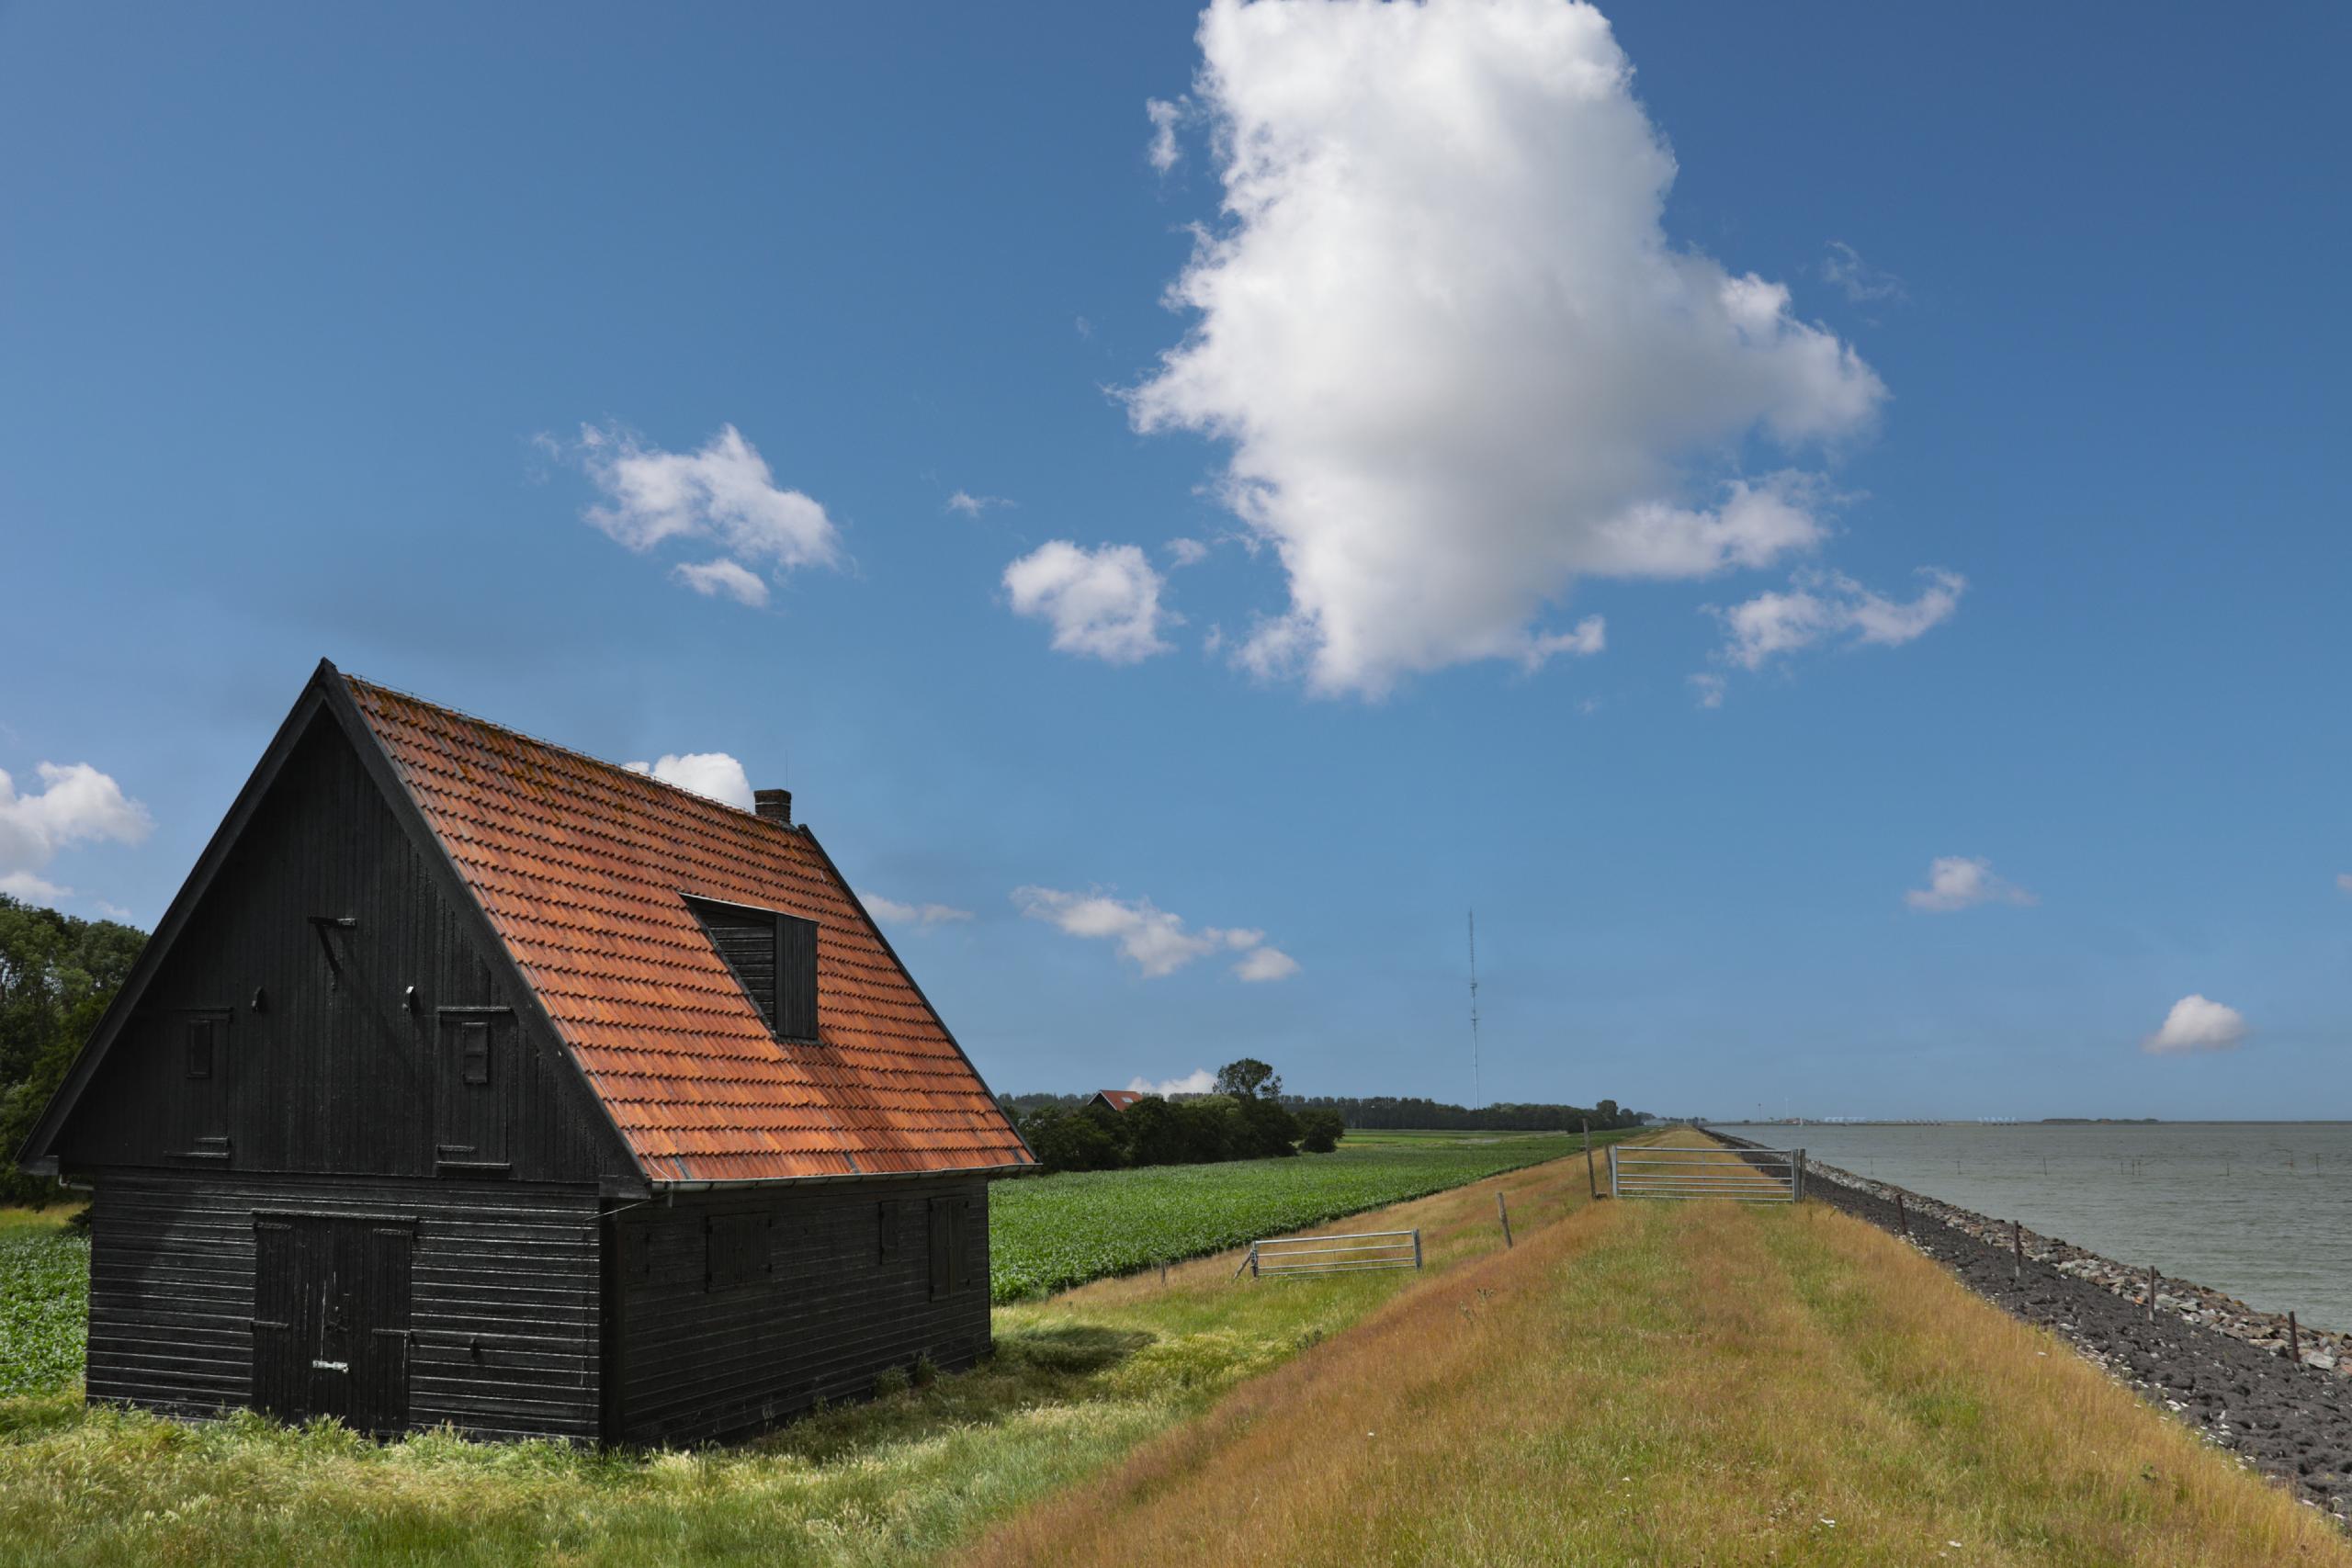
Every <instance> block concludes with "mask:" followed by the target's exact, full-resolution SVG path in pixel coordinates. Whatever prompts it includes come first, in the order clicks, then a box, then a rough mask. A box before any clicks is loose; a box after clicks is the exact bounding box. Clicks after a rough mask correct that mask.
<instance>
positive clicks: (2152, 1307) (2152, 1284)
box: [2148, 1263, 2157, 1323]
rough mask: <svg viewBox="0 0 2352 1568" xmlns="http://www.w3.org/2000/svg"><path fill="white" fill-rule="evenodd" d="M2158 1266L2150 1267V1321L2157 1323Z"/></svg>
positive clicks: (2151, 1265) (2152, 1265) (2150, 1265)
mask: <svg viewBox="0 0 2352 1568" xmlns="http://www.w3.org/2000/svg"><path fill="white" fill-rule="evenodd" d="M2156 1279H2157V1275H2156V1266H2155V1265H2154V1264H2153V1263H2151V1264H2149V1265H2148V1321H2149V1322H2150V1323H2154V1322H2155V1321H2156Z"/></svg>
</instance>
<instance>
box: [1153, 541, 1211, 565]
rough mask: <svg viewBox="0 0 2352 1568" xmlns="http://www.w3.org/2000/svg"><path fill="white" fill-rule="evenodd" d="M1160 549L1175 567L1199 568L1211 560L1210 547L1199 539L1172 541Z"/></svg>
mask: <svg viewBox="0 0 2352 1568" xmlns="http://www.w3.org/2000/svg"><path fill="white" fill-rule="evenodd" d="M1160 548H1162V549H1164V550H1166V551H1167V552H1168V559H1169V561H1170V564H1172V565H1175V566H1198V565H1200V564H1201V563H1202V562H1203V561H1204V560H1206V559H1208V558H1209V547H1208V546H1206V545H1204V544H1203V543H1202V542H1201V541H1200V540H1198V539H1170V540H1169V541H1168V542H1167V543H1166V544H1165V545H1162V546H1161V547H1160Z"/></svg>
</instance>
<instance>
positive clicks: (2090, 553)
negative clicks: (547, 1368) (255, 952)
mask: <svg viewBox="0 0 2352 1568" xmlns="http://www.w3.org/2000/svg"><path fill="white" fill-rule="evenodd" d="M2348 31H2352V28H2347V23H2346V20H2345V15H2344V13H2343V12H2342V11H2341V10H2340V9H2338V8H2335V7H2321V6H2310V7H2300V8H2299V7H2275V8H2268V9H2267V10H2265V11H2263V12H2262V13H2261V14H2259V15H2257V16H2253V17H2230V18H2219V17H2215V16H2214V15H2213V14H2212V13H2211V11H2210V10H2201V9H2200V10H2190V9H2188V8H2186V7H2167V6H2143V7H2140V8H2137V9H2135V10H2134V11H2133V13H2132V14H2131V17H2130V20H2129V25H2128V27H2119V26H2118V25H2117V22H2116V19H2115V18H2114V17H2111V16H2100V15H2098V14H2095V13H2093V12H2091V11H2088V10H2068V9H2065V8H2061V9H2059V10H2057V11H2042V12H2038V13H2036V14H2034V15H2033V16H2032V17H2031V18H2030V20H2029V19H2028V18H2027V17H2025V16H2024V14H2023V13H2017V14H2014V15H2010V16H2007V17H2004V16H2003V15H2001V14H1999V13H1997V12H1980V13H1972V14H1968V15H1965V16H1962V15H1960V14H1957V13H1944V12H1936V11H1930V10H1923V9H1921V8H1918V7H1903V6H1826V5H1824V6H1797V7H1788V8H1772V9H1770V10H1766V9H1762V8H1752V7H1751V8H1740V7H1729V8H1726V7H1720V6H1694V5H1663V4H1661V5H1647V6H1618V7H1613V8H1611V9H1610V11H1609V16H1608V18H1607V25H1606V26H1604V25H1602V23H1601V22H1600V18H1599V17H1597V16H1596V15H1595V14H1592V13H1587V12H1579V11H1576V10H1573V9H1571V8H1570V7H1567V6H1555V5H1550V4H1538V3H1536V0H1523V3H1521V4H1515V5H1512V6H1506V7H1504V8H1502V9H1500V10H1494V9H1488V8H1484V7H1479V6H1437V7H1434V8H1432V9H1430V10H1429V11H1427V12H1420V11H1415V12H1413V13H1411V14H1409V15H1406V14H1394V13H1392V14H1374V13H1370V12H1366V11H1364V10H1363V9H1361V8H1358V7H1351V6H1329V5H1324V4H1320V3H1317V4H1313V5H1305V6H1299V7H1296V8H1295V9H1293V10H1290V11H1285V12H1279V13H1278V12H1274V11H1271V10H1270V11H1265V12H1258V11H1247V12H1244V11H1238V10H1232V9H1229V8H1225V9H1220V10H1219V11H1218V12H1216V13H1214V14H1212V16H1211V17H1210V19H1209V21H1208V23H1207V24H1206V25H1205V26H1204V23H1203V20H1202V17H1201V14H1200V12H1199V9H1198V6H1192V5H1172V6H1159V7H1148V6H1021V7H999V8H981V7H962V6H941V7H935V8H925V9H922V10H919V11H916V12H911V13H898V12H889V13H886V12H883V11H880V10H876V9H874V8H866V7H838V8H831V9H826V10H821V11H820V10H818V9H816V8H791V9H786V8H779V7H732V8H729V7H716V6H713V7H700V8H695V9H693V10H692V11H690V12H684V13H678V14H664V15H660V16H656V15H654V14H652V13H649V12H646V11H644V10H642V9H640V8H628V9H622V8H613V7H597V6H583V7H570V8H565V9H563V10H561V11H560V12H559V11H557V10H553V9H537V10H528V9H524V8H505V9H503V11H498V10H492V9H490V8H481V7H471V8H437V9H436V8H434V7H429V6H404V7H397V8H394V7H383V8H377V9H372V10H369V9H359V8H348V7H338V8H330V9H329V10H327V11H321V10H319V9H318V8H315V7H293V6H287V7H279V8H268V7H227V8H211V9H209V10H207V11H205V12H203V13H201V14H199V13H196V12H180V11H172V10H149V11H145V12H142V13H138V14H132V13H125V12H115V13H108V12H106V11H103V10H93V9H91V8H87V7H82V8H71V7H62V6H39V7H34V6H17V7H11V8H7V9H5V10H0V215H5V216H0V236H4V237H5V243H0V530H4V531H5V543H4V544H0V563H5V569H4V570H0V582H5V589H0V593H4V594H5V603H6V613H5V615H0V669H5V670H6V671H7V673H6V677H5V679H0V769H6V772H7V773H8V774H9V775H10V778H11V787H10V790H9V791H8V792H7V793H6V794H5V795H0V876H5V877H7V878H11V879H13V880H12V881H11V882H10V883H9V884H8V885H9V886H14V887H15V888H17V889H18V890H23V891H31V892H34V893H40V892H41V890H42V889H57V890H60V891H57V892H55V893H53V894H46V895H43V896H45V897H51V898H52V899H53V901H55V902H58V903H59V904H61V905H62V907H64V908H71V909H74V910H76V911H77V912H81V913H85V914H90V913H96V912H99V911H101V910H102V909H105V908H117V909H120V910H124V911H127V912H128V914H129V916H130V918H132V919H136V920H138V921H140V922H141V923H152V921H153V919H155V918H156V917H157V916H158V915H160V913H161V912H162V910H163V908H164V905H165V904H166V903H167V902H168V900H169V898H170V897H171V895H172V893H173V891H174V889H175V887H176V886H177V885H178V883H179V881H180V879H181V878H182V877H183V876H184V875H185V874H186V872H187V867H188V866H189V864H190V863H192V862H193V860H194V858H195V855H196V853H197V852H198V849H199V848H200V847H201V845H202V843H203V841H204V840H205V838H206V837H207V836H208V835H209V832H210V830H211V829H212V827H213V826H214V824H215V823H216V822H217V821H218V819H219V818H220V814H221V812H222V811H223V810H224V809H225V807H226V806H227V804H228V802H229V800H230V799H231V797H232V795H233V794H234V792H235V790H236V788H237V786H238V784H240V783H241V782H242V780H243V776H244V773H245V772H246V771H247V769H248V768H249V767H250V766H251V764H252V762H253V761H254V758H255V756H257V755H258V753H259V750H260V749H261V747H262V745H263V744H264V743H265V741H266V739H267V737H268V735H269V733H270V731H271V729H272V728H273V727H274V726H275V724H276V722H277V718H278V717H279V716H281V715H282V713H283V711H284V710H285V708H286V706H287V705H288V704H289V703H290V702H291V700H292V699H293V697H294V695H295V694H296V692H297V691H298V690H299V688H300V682H301V681H302V680H303V678H304V677H305V675H306V674H307V672H308V671H309V669H310V667H311V663H312V662H313V661H314V660H316V659H317V658H318V657H320V656H321V655H322V654H323V655H327V656H330V657H332V658H334V660H336V661H337V662H338V663H339V664H341V665H342V666H343V667H344V668H345V669H347V670H350V671H354V672H356V673H361V674H365V675H368V676H369V677H371V678H374V679H378V680H380V681H384V682H389V683H390V684H393V685H397V686H401V687H403V688H406V689H409V690H412V691H414V692H417V693H419V694H423V695H425V696H427V697H430V698H433V699H435V700H438V701H442V702H446V703H448V704H451V705H456V706H459V707H462V708H465V709H467V710H469V711H472V712H476V713H479V714H481V715H483V716H488V717H491V718H493V719H496V720H499V721H501V722H504V723H508V724H511V725H514V726H515V727H517V728H523V729H526V730H528V731H531V732H533V733H535V734H538V735H542V736H546V737H548V738H549V739H556V740H559V741H561V742H564V743H566V744H569V745H572V746H576V747H578V748H580V749H582V750H587V751H590V752H593V753H595V754H598V755H603V756H608V757H612V758H614V759H616V760H623V761H628V760H637V759H645V760H648V761H651V760H654V759H657V758H659V757H662V756H665V755H710V754H718V753H723V754H725V755H726V756H728V757H730V758H732V759H735V760H736V761H739V762H740V763H741V770H742V776H743V777H745V778H748V780H749V781H750V782H751V783H752V784H786V785H788V786H789V787H791V788H793V789H794V790H795V792H796V794H797V798H798V804H799V811H800V814H801V815H802V816H803V817H804V818H806V819H808V820H809V821H810V822H812V823H813V824H814V825H815V826H816V828H817V829H818V830H819V832H820V835H821V836H822V837H823V838H824V840H825V841H826V843H827V845H828V847H829V848H830V849H831V851H832V852H833V853H834V855H835V857H836V858H837V859H838V860H839V861H840V862H841V863H842V866H843V867H844V869H845V870H846V871H847V872H848V874H850V876H851V877H852V879H853V880H854V882H855V883H856V884H857V885H858V886H860V888H861V889H864V890H865V891H867V892H869V893H871V894H875V895H878V896H880V897H881V898H883V899H887V900H890V901H892V902H894V903H895V904H898V905H903V906H906V909H905V910H904V911H903V912H901V913H900V914H899V915H897V916H895V917H893V918H891V919H890V920H889V925H890V929H891V930H892V933H893V935H894V938H896V939H897V940H898V942H899V947H900V949H901V951H902V953H905V954H906V955H907V957H908V959H909V961H910V964H912V966H913V967H914V969H915V971H916V973H917V975H918V976H919V977H920V978H921V979H922V983H923V984H924V986H925V987H926V989H928V991H929V992H930V994H931V995H932V997H933V999H934V1000H935V1001H936V1002H937V1003H938V1004H939V1006H940V1007H941V1010H943V1012H944V1014H945V1016H946V1017H947V1020H948V1021H949V1023H950V1025H951V1026H952V1027H954V1028H955V1029H956V1032H957V1033H958V1035H959V1036H960V1037H961V1039H962V1040H963V1041H964V1043H966V1045H967V1048H968V1049H970V1050H971V1052H972V1053H973V1055H975V1057H976V1059H977V1060H978V1062H979V1064H980V1066H981V1067H982V1069H983V1070H984V1071H985V1072H986V1073H987V1074H988V1076H989V1078H990V1079H991V1081H992V1082H993V1083H995V1084H996V1085H997V1087H998V1088H1000V1089H1004V1090H1007V1091H1016V1090H1023V1089H1035V1088H1057V1089H1091V1088H1095V1087H1102V1086H1104V1085H1109V1084H1124V1083H1125V1082H1127V1081H1128V1080H1130V1079H1131V1078H1134V1077H1144V1078H1146V1079H1148V1080H1152V1081H1161V1080H1167V1079H1172V1078H1177V1077H1182V1076H1183V1075H1186V1074H1189V1073H1191V1072H1193V1071H1194V1070H1195V1069H1199V1068H1204V1067H1208V1068H1213V1067H1215V1066H1216V1065H1217V1064H1218V1063H1220V1062H1222V1061H1225V1060H1227V1059H1229V1058H1231V1057H1233V1056H1236V1055H1242V1054H1244V1053H1248V1054H1251V1055H1260V1056H1263V1057H1265V1058H1267V1059H1269V1060H1271V1061H1272V1062H1274V1063H1275V1064H1276V1065H1277V1066H1279V1067H1281V1068H1282V1069H1283V1072H1284V1075H1285V1077H1286V1078H1287V1079H1288V1081H1289V1083H1290V1086H1291V1087H1292V1088H1294V1089H1299V1090H1304V1091H1308V1092H1335V1093H1349V1092H1355V1093H1380V1092H1389V1093H1418V1094H1429V1095H1434V1096H1439V1097H1442V1098H1447V1099H1454V1100H1466V1099H1467V1098H1468V1097H1469V1096H1470V1094H1471V1081H1470V1074H1469V1063H1468V1030H1467V1023H1466V1018H1465V1005H1464V1004H1465V997H1464V973H1463V968H1464V954H1463V918H1464V910H1465V909H1466V908H1470V907H1471V906H1473V905H1475V906H1476V909H1477V913H1478V931H1479V957H1480V966H1481V978H1482V980H1483V982H1484V988H1483V993H1482V996H1483V1001H1484V1011H1485V1030H1484V1036H1483V1040H1484V1049H1485V1072H1484V1089H1485V1092H1486V1094H1487V1098H1489V1099H1517V1100H1552V1099H1568V1100H1590V1099H1594V1098H1598V1097H1600V1096H1603V1095H1608V1096H1611V1097H1614V1098H1616V1099H1618V1100H1623V1101H1625V1102H1627V1103H1631V1104H1635V1105H1640V1106H1643V1107H1645V1108H1649V1109H1655V1110H1658V1111H1702V1112H1710V1113H1714V1114H1718V1115H1729V1114H1734V1113H1738V1112H1744V1111H1753V1110H1754V1109H1756V1108H1757V1107H1758V1106H1759V1105H1760V1106H1763V1107H1765V1108H1767V1109H1769V1110H1772V1111H1778V1110H1779V1109H1781V1106H1782V1105H1784V1104H1785V1105H1786V1106H1788V1107H1789V1108H1791V1109H1795V1110H1811V1111H1815V1112H1817V1113H1832V1114H1834V1113H1849V1114H1862V1113H1877V1114H1890V1115H1904V1114H1928V1113H1949V1114H1962V1115H1974V1114H1986V1115H2010V1114H2014V1115H2041V1114H2065V1113H2113V1114H2132V1115H2139V1114H2159V1115H2167V1116H2181V1115H2193V1114H2200V1113H2203V1114H2217V1115H2232V1116H2271V1115H2295V1114H2304V1115H2323V1116H2343V1115H2346V1114H2352V1089H2346V1087H2345V1086H2346V1085H2347V1084H2352V1074H2347V1071H2346V1069H2347V1067H2352V1061H2348V1060H2347V1056H2346V1046H2347V1044H2352V992H2348V991H2347V986H2346V981H2347V979H2348V978H2352V975H2347V963H2346V960H2347V953H2348V952H2352V884H2347V883H2343V882H2340V880H2339V879H2340V878H2343V877H2345V876H2346V875H2352V822H2347V815H2348V812H2347V800H2352V795H2347V793H2346V784H2345V781H2346V774H2347V771H2352V770H2347V763H2352V744H2347V726H2346V716H2347V711H2352V710H2348V709H2347V704H2346V696H2345V671H2346V670H2347V669H2352V615H2346V590H2347V585H2352V533H2347V530H2346V525H2345V511H2346V508H2345V502H2344V500H2343V491H2342V486H2341V480H2340V477H2339V475H2340V464H2337V463H2325V462H2324V461H2323V458H2324V457H2336V456H2337V452H2336V450H2335V448H2336V447H2337V446H2340V442H2341V439H2342V438H2341V435H2340V431H2341V429H2342V427H2343V426H2344V423H2345V416H2346V412H2347V411H2346V400H2345V397H2344V394H2343V392H2342V391H2341V389H2340V375H2341V372H2340V368H2339V367H2341V366H2342V365H2343V364H2344V363H2345V362H2346V358H2347V355H2348V354H2352V332H2348V331H2347V326H2346V321H2347V312H2346V310H2345V307H2344V304H2343V291H2342V286H2341V279H2340V277H2339V276H2338V274H2339V273H2340V271H2341V265H2342V257H2343V256H2344V255H2345V254H2346V249H2347V241H2348V240H2352V232H2347V230H2352V221H2347V218H2346V202H2345V200H2344V199H2343V198H2344V190H2343V186H2342V183H2341V182H2342V172H2341V169H2342V164H2341V158H2340V155H2339V154H2338V153H2337V152H2336V151H2335V150H2337V149H2340V148H2342V147H2343V146H2345V145H2346V143H2347V135H2346V132H2347V129H2348V128H2347V127H2346V123H2345V120H2346V117H2345V111H2344V110H2343V108H2342V107H2341V95H2340V94H2338V93H2336V92H2335V83H2334V82H2333V81H2332V79H2331V77H2330V75H2329V73H2330V72H2331V71H2332V68H2333V62H2338V61H2340V60H2341V59H2342V58H2344V54H2345V51H2346V46H2347V45H2348V44H2352V36H2347V32H2348ZM1627 70H1630V72H1631V73H1632V74H1631V75H1630V77H1628V76H1626V75H1624V74H1623V73H1624V72H1625V71H1627ZM1153 104H1158V105H1159V106H1162V107H1159V108H1158V109H1156V110H1155V109H1153V108H1152V107H1150V106H1151V105H1153ZM1163 132H1164V134H1163ZM1669 149H1670V155H1669V152H1668V150H1669ZM1171 291H1175V292H1173V293H1171ZM1782 291H1784V292H1782ZM1170 355H1172V356H1173V357H1172V358H1170V357H1165V356H1170ZM729 432H732V433H734V434H733V436H732V437H730V436H729V434H728V433H729ZM2331 436H2334V437H2335V440H2334V441H2331V440H2330V439H2329V438H2330V437H2331ZM730 442H732V443H734V444H733V445H730V444H729V443H730ZM959 494H961V495H962V496H964V497H967V498H969V499H970V500H971V501H972V502H977V503H978V504H971V505H963V506H956V505H951V500H952V498H955V497H956V496H957V495H959ZM600 520H601V521H600ZM1180 540H1183V541H1192V542H1193V545H1194V546H1197V547H1199V548H1198V549H1195V548H1193V547H1189V546H1185V545H1179V544H1174V543H1172V542H1173V541H1180ZM1057 542H1059V543H1060V546H1061V547H1059V548H1057ZM633 544H634V545H639V546H643V548H632V547H631V545H633ZM1196 555H1197V556H1198V559H1196V560H1194V559H1191V558H1193V557H1194V556H1196ZM714 563H724V564H718V565H715V564H714ZM682 569H697V570H699V571H700V572H701V581H702V582H703V584H704V586H706V587H707V588H710V589H712V590H713V592H698V591H697V589H696V587H695V584H694V582H693V581H689V580H688V579H687V578H686V577H684V576H682V575H681V570H682ZM745 597H752V598H762V597H763V598H764V603H763V604H746V603H742V602H741V599H743V598H745ZM44 763H45V764H48V768H47V770H46V771H44V770H43V767H42V764H44ZM722 771H723V770H722ZM1939 861H1940V862H1944V863H1945V864H1943V865H1942V866H1941V867H1940V871H1939V868H1938V865H1937V863H1939ZM1915 893H1916V894H1918V895H1919V897H1917V898H1912V897H1906V896H1907V895H1911V894H1915ZM926 905H935V906H937V907H938V908H937V909H936V910H934V911H933V913H934V915H935V916H939V917H940V918H935V919H932V920H930V921H928V922H925V921H924V920H923V919H921V917H920V913H919V911H920V910H921V908H922V906H926ZM959 917H968V918H959ZM1270 953H1271V954H1272V955H1273V956H1272V957H1269V956H1266V954H1270ZM1252 976H1254V977H1252ZM2193 998H2207V999H2209V1002H2210V1004H2218V1007H2215V1006H2211V1005H2207V1006H2189V1007H2186V1008H2182V1007H2180V1006H2179V1004H2182V1003H2184V1001H2187V1000H2190V999H2193ZM2150 1043H2155V1044H2157V1045H2161V1046H2166V1047H2177V1049H2162V1050H2150V1049H2148V1048H2147V1046H2148V1045H2149V1044H2150ZM2214 1047H2228V1048H2221V1049H2216V1048H2214Z"/></svg>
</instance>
